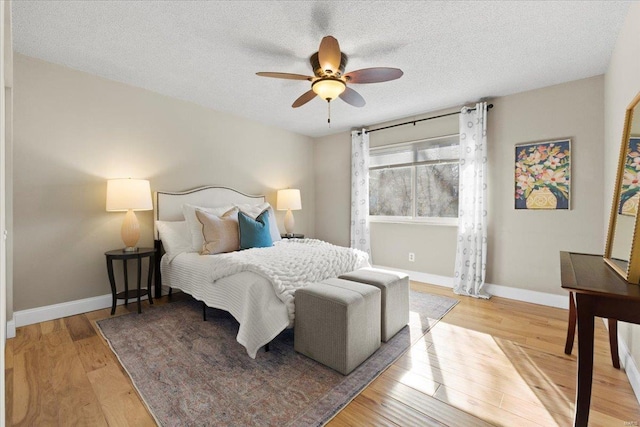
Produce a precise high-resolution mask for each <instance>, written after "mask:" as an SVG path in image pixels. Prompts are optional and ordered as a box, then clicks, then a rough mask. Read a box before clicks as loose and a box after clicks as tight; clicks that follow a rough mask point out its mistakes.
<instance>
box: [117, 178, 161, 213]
mask: <svg viewBox="0 0 640 427" xmlns="http://www.w3.org/2000/svg"><path fill="white" fill-rule="evenodd" d="M129 209H131V210H134V211H150V210H151V209H153V203H152V202H151V186H150V185H149V181H147V180H146V179H131V178H123V179H110V180H108V181H107V211H109V212H114V211H115V212H118V211H128V210H129Z"/></svg>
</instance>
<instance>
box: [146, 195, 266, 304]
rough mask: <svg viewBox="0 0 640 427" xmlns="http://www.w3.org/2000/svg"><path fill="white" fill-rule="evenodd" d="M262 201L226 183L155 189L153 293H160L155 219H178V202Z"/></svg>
mask: <svg viewBox="0 0 640 427" xmlns="http://www.w3.org/2000/svg"><path fill="white" fill-rule="evenodd" d="M264 201H265V197H264V196H251V195H249V194H244V193H242V192H240V191H237V190H234V189H232V188H228V187H219V186H205V187H198V188H194V189H192V190H186V191H178V192H174V191H156V192H154V193H153V211H154V212H153V218H154V221H153V235H154V239H155V245H154V246H155V248H156V250H157V251H158V252H157V253H156V257H155V259H156V269H155V270H156V271H155V285H156V292H155V295H156V297H157V296H160V292H161V277H160V258H161V257H162V254H163V250H162V242H161V241H160V240H159V236H158V227H157V226H156V223H155V222H156V221H182V220H184V216H183V215H182V205H184V204H190V205H195V206H202V207H205V208H216V207H220V206H224V205H229V204H251V205H258V204H260V203H263V202H264Z"/></svg>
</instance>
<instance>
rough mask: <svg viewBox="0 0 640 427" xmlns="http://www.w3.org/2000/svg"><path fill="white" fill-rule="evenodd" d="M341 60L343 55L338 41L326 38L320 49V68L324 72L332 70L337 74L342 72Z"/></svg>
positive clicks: (330, 37) (329, 37)
mask: <svg viewBox="0 0 640 427" xmlns="http://www.w3.org/2000/svg"><path fill="white" fill-rule="evenodd" d="M341 59H342V54H341V53H340V45H339V44H338V40H336V39H335V38H334V37H332V36H326V37H324V38H323V39H322V41H321V42H320V47H319V48H318V62H320V67H322V69H323V70H324V71H326V70H331V72H332V73H335V72H337V71H339V70H340V60H341Z"/></svg>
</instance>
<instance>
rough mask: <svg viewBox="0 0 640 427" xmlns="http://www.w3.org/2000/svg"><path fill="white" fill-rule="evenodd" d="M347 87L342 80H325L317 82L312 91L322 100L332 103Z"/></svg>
mask: <svg viewBox="0 0 640 427" xmlns="http://www.w3.org/2000/svg"><path fill="white" fill-rule="evenodd" d="M346 88H347V85H345V84H344V82H343V81H342V80H339V79H333V78H325V79H320V80H316V81H315V82H314V83H313V84H312V85H311V89H312V90H313V91H314V92H315V93H316V94H317V95H318V96H319V97H320V98H322V99H324V100H327V101H330V100H332V99H336V98H337V97H338V96H340V94H341V93H342V92H344V91H345V89H346Z"/></svg>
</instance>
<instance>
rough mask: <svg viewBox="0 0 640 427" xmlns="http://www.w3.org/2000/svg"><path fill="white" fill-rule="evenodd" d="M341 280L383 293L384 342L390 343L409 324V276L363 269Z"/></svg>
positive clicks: (348, 274) (344, 276) (382, 326)
mask: <svg viewBox="0 0 640 427" xmlns="http://www.w3.org/2000/svg"><path fill="white" fill-rule="evenodd" d="M340 278H341V279H346V280H352V281H354V282H360V283H366V284H368V285H372V286H375V287H377V288H378V289H380V290H381V291H382V325H381V333H382V341H384V342H387V341H389V340H390V339H391V338H392V337H393V336H394V335H395V334H397V333H398V331H399V330H400V329H402V328H403V327H404V326H405V325H406V324H407V323H409V276H407V275H406V274H404V273H397V272H395V271H387V270H379V269H375V268H361V269H360V270H356V271H352V272H351V273H347V274H343V275H342V276H340Z"/></svg>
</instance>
